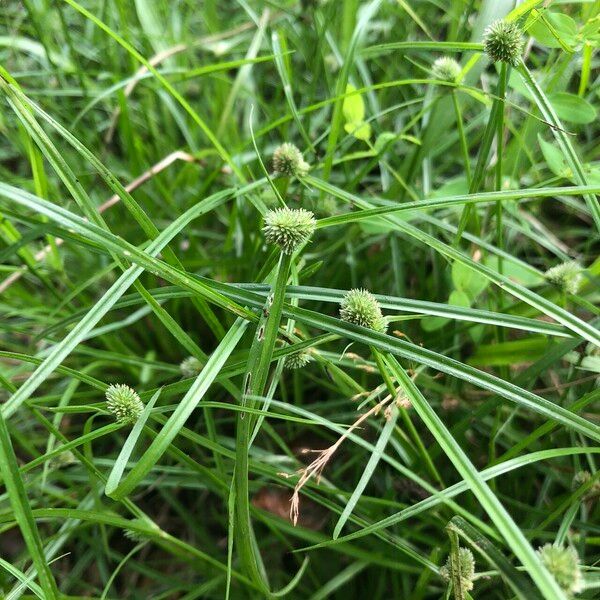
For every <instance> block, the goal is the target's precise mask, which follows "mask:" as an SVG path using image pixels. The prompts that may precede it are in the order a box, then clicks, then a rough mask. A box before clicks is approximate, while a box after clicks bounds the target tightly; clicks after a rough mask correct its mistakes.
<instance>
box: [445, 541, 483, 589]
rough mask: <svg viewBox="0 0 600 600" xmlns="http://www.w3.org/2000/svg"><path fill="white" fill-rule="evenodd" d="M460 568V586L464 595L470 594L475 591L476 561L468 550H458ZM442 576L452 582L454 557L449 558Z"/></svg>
mask: <svg viewBox="0 0 600 600" xmlns="http://www.w3.org/2000/svg"><path fill="white" fill-rule="evenodd" d="M458 567H459V570H460V586H461V588H462V592H463V595H464V592H470V591H471V590H472V589H473V579H475V559H474V558H473V553H472V552H471V551H470V550H469V549H468V548H459V549H458ZM440 575H441V577H442V578H443V579H445V580H446V581H451V580H452V555H449V556H448V559H447V560H446V564H445V565H444V566H443V567H442V568H441V569H440Z"/></svg>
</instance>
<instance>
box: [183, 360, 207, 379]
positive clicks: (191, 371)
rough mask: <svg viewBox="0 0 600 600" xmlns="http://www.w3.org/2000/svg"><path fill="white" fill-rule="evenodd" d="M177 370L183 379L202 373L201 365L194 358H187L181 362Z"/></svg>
mask: <svg viewBox="0 0 600 600" xmlns="http://www.w3.org/2000/svg"><path fill="white" fill-rule="evenodd" d="M179 370H180V371H181V374H182V375H183V376H184V377H196V375H198V374H199V373H200V371H202V363H201V362H200V361H199V360H198V359H197V358H196V357H195V356H188V357H187V358H186V359H184V360H183V361H181V364H180V365H179Z"/></svg>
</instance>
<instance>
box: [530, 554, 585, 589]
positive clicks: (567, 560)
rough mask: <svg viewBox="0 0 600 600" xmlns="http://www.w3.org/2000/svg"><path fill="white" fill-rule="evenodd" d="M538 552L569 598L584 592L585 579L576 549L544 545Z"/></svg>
mask: <svg viewBox="0 0 600 600" xmlns="http://www.w3.org/2000/svg"><path fill="white" fill-rule="evenodd" d="M537 552H538V555H539V557H540V560H541V561H542V563H543V564H544V566H545V567H546V568H547V569H548V571H550V573H552V575H553V576H554V579H556V583H558V585H559V586H560V587H561V588H562V589H563V591H564V592H565V594H567V596H569V597H572V596H573V595H575V594H576V593H577V592H580V591H581V590H582V588H583V578H582V576H581V569H580V568H579V556H578V555H577V551H576V550H575V548H572V547H571V546H567V547H565V548H563V547H561V546H556V545H554V544H544V545H543V546H542V547H541V548H539V549H538V551H537Z"/></svg>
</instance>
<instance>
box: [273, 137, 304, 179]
mask: <svg viewBox="0 0 600 600" xmlns="http://www.w3.org/2000/svg"><path fill="white" fill-rule="evenodd" d="M273 169H274V170H275V173H276V174H277V175H283V176H287V177H304V176H305V175H307V174H308V170H309V169H310V165H309V164H308V163H307V162H306V161H305V160H304V158H302V152H300V150H298V148H296V146H294V144H287V143H286V144H281V146H279V147H278V148H277V150H275V152H274V153H273Z"/></svg>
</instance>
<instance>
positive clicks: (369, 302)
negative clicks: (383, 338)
mask: <svg viewBox="0 0 600 600" xmlns="http://www.w3.org/2000/svg"><path fill="white" fill-rule="evenodd" d="M340 317H341V318H342V319H343V320H344V321H348V323H354V325H361V326H362V327H368V328H369V329H373V330H374V331H378V332H379V333H385V330H386V329H387V324H386V322H385V319H384V318H383V315H382V314H381V307H380V306H379V302H377V300H376V299H375V297H374V296H373V294H371V292H369V291H368V290H358V289H357V290H350V291H349V292H348V293H347V294H346V295H345V296H344V298H343V300H342V304H341V307H340Z"/></svg>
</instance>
